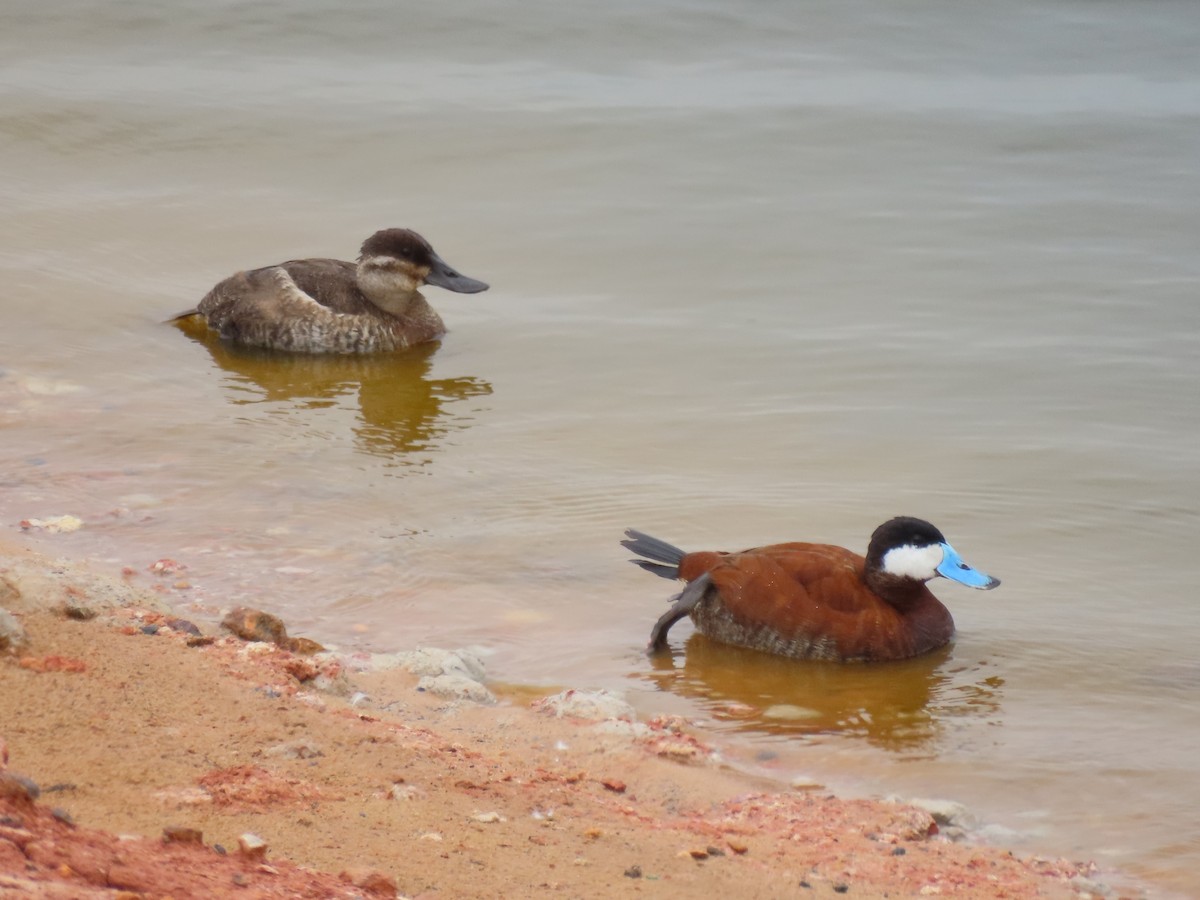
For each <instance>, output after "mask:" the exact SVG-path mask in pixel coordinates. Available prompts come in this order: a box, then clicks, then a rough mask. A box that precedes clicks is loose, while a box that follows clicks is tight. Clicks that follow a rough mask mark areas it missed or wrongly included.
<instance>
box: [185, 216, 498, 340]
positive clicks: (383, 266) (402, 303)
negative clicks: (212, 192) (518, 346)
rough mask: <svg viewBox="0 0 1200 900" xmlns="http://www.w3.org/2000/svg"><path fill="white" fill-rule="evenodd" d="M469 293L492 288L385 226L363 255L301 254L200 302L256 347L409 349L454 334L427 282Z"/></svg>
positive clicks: (193, 312)
mask: <svg viewBox="0 0 1200 900" xmlns="http://www.w3.org/2000/svg"><path fill="white" fill-rule="evenodd" d="M424 284H433V285H437V286H438V287H443V288H446V289H447V290H450V291H455V292H457V293H461V294H474V293H478V292H479V291H485V290H487V287H488V286H487V285H486V284H484V283H483V282H482V281H476V280H475V279H473V278H468V277H466V276H465V275H462V274H460V273H458V272H457V271H455V270H454V269H453V268H451V267H450V266H449V265H448V264H447V263H446V262H445V261H444V260H443V259H442V258H441V257H440V256H438V255H437V253H435V252H434V250H433V247H431V246H430V244H429V242H428V241H427V240H425V239H424V238H423V237H421V236H420V235H419V234H417V233H416V232H415V231H410V230H408V229H406V228H387V229H384V230H382V231H377V232H376V233H375V234H373V235H371V237H369V238H367V240H366V241H364V242H363V245H362V251H361V253H360V254H359V257H358V261H357V262H345V261H343V260H338V259H295V260H290V261H288V262H284V263H280V264H278V265H274V266H266V267H264V268H261V269H251V270H249V271H245V272H238V273H237V274H236V275H231V276H230V277H229V278H226V279H225V280H224V281H222V282H220V283H219V284H218V285H217V286H216V287H214V288H213V289H212V290H211V291H209V292H208V293H207V294H206V295H205V296H204V299H202V300H201V301H200V303H199V304H198V305H197V306H196V307H195V308H194V309H189V310H187V311H186V312H182V313H180V314H179V315H177V316H175V317H174V318H175V319H176V320H179V319H184V318H187V317H189V316H199V317H201V318H202V319H203V320H204V321H205V323H206V324H207V325H208V327H209V328H211V329H213V330H214V331H216V332H218V333H219V334H220V335H221V337H223V338H226V339H228V340H230V341H233V342H235V343H238V344H243V345H246V346H250V347H267V348H271V349H275V350H291V351H295V352H300V353H374V352H380V351H390V350H402V349H404V348H405V347H410V346H412V345H414V344H421V343H424V342H426V341H434V340H437V339H438V338H440V337H441V336H442V335H444V334H445V333H446V326H445V324H444V323H443V322H442V319H441V316H439V315H438V314H437V312H435V311H434V309H433V307H431V306H430V305H429V303H428V302H427V301H426V300H425V298H424V297H423V296H422V295H421V292H420V290H419V288H420V287H421V286H422V285H424Z"/></svg>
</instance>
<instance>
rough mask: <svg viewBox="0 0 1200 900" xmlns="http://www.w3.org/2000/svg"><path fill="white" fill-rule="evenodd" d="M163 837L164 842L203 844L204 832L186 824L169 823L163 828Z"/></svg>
mask: <svg viewBox="0 0 1200 900" xmlns="http://www.w3.org/2000/svg"><path fill="white" fill-rule="evenodd" d="M162 839H163V843H164V844H203V843H204V833H203V832H202V831H201V830H200V829H199V828H188V827H187V826H186V825H168V826H167V827H166V828H164V829H163V835H162Z"/></svg>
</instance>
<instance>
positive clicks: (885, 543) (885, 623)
mask: <svg viewBox="0 0 1200 900" xmlns="http://www.w3.org/2000/svg"><path fill="white" fill-rule="evenodd" d="M625 534H626V536H627V537H628V538H629V539H628V540H625V541H621V545H622V546H623V547H626V548H628V549H629V550H632V551H633V552H634V553H636V554H638V555H639V556H640V557H642V558H641V559H632V560H630V562H632V563H635V564H637V565H639V566H641V567H642V568H643V569H645V570H646V571H648V572H653V573H654V574H655V575H660V576H662V577H663V578H681V579H683V580H684V581H686V582H687V586H686V587H685V588H684V589H683V592H682V593H681V594H679V595H678V596H677V597H674V598H672V606H671V608H670V609H669V610H668V611H667V612H666V613H665V614H664V615H663V616H662V617H661V618H660V619H659V620H658V621H657V622H655V623H654V628H653V629H652V630H651V632H650V646H649V648H648V649H649V650H651V651H659V650H663V649H665V648H666V646H667V632H668V631H669V630H670V628H671V626H672V625H674V624H675V623H676V622H677V621H679V620H680V619H682V618H683V617H684V616H691V617H692V621H694V622H695V623H696V627H697V629H699V631H700V632H701V633H702V634H705V635H707V636H708V637H710V638H712V639H713V640H717V641H722V642H724V643H727V644H736V645H738V646H740V647H749V648H751V649H753V650H764V651H766V652H767V653H774V654H776V655H778V656H791V657H795V658H798V659H826V660H835V661H838V662H865V661H872V660H888V659H906V658H908V657H910V656H917V655H919V654H921V653H925V652H927V651H929V650H933V649H935V648H936V647H941V646H942V645H943V644H946V643H947V642H949V640H950V638H951V636H952V635H953V634H954V620H953V619H952V618H951V617H950V611H949V610H948V609H946V607H944V606H943V605H942V604H941V602H939V601H938V599H937V598H936V597H935V596H933V594H931V593H930V592H929V589H928V588H927V587H926V586H925V582H927V581H929V580H930V579H932V578H934V577H936V576H938V575H941V576H944V577H946V578H949V579H951V580H952V581H957V582H959V583H961V584H965V585H967V586H968V587H973V588H980V589H982V590H991V589H992V588H994V587H995V586H996V585H998V584H999V583H1000V582H999V581H998V580H996V579H995V578H992V577H991V576H990V575H985V574H984V573H983V572H980V571H977V570H976V569H973V568H971V567H970V566H968V565H967V564H966V563H965V562H963V561H962V558H961V557H960V556H959V555H958V553H957V552H956V551H955V550H954V548H953V547H951V546H950V545H949V544H948V543H947V542H946V539H945V538H944V537H943V536H942V533H941V532H940V531H938V530H937V529H936V528H934V527H933V526H932V525H930V524H929V523H928V522H926V521H924V520H922V519H914V518H912V517H910V516H900V517H898V518H895V519H891V520H889V521H887V522H884V523H883V524H882V525H880V526H879V527H878V528H876V529H875V533H874V534H872V535H871V543H870V545H869V546H868V548H867V556H866V558H865V559H864V558H863V557H861V556H859V555H858V554H857V553H853V552H851V551H849V550H844V549H843V548H841V547H834V546H831V545H829V544H773V545H771V546H769V547H758V548H757V549H753V550H743V551H741V552H740V553H724V552H714V551H705V552H699V553H686V552H684V551H683V550H680V549H679V548H678V547H673V546H671V545H670V544H668V543H666V542H665V541H660V540H658V539H657V538H653V537H650V536H649V535H647V534H643V533H641V532H640V531H634V530H633V529H629V530H628V531H626V532H625Z"/></svg>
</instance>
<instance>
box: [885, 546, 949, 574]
mask: <svg viewBox="0 0 1200 900" xmlns="http://www.w3.org/2000/svg"><path fill="white" fill-rule="evenodd" d="M944 555H945V554H944V553H943V551H942V545H941V544H929V545H928V546H925V547H914V546H913V545H912V544H905V545H904V546H903V547H893V548H892V549H891V550H889V551H888V552H887V553H885V554H884V555H883V571H885V572H887V573H888V574H889V575H896V576H898V577H900V578H914V579H916V580H917V581H929V579H931V578H933V577H934V576H935V575H937V567H938V566H940V565H941V564H942V557H943V556H944Z"/></svg>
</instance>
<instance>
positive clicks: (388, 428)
mask: <svg viewBox="0 0 1200 900" xmlns="http://www.w3.org/2000/svg"><path fill="white" fill-rule="evenodd" d="M178 327H179V328H180V330H182V331H183V332H184V333H185V334H187V335H188V337H190V338H192V340H194V341H196V343H198V344H202V345H203V346H204V347H206V348H207V349H208V352H209V353H210V354H211V355H212V358H213V362H215V363H216V364H217V365H218V366H220V367H221V368H222V369H224V370H225V371H226V372H227V373H228V376H229V377H228V378H227V379H226V381H225V384H224V386H225V387H226V389H227V392H228V399H229V402H230V403H233V404H236V405H243V404H253V403H287V402H290V403H293V404H294V405H296V406H297V407H300V408H305V409H320V408H322V407H332V406H343V405H344V403H343V402H342V401H341V398H343V397H347V396H353V395H355V394H357V400H358V404H357V414H358V424H357V425H356V426H355V428H354V433H355V437H356V445H357V447H358V448H359V449H360V450H361V451H362V452H364V453H369V454H371V455H373V456H381V457H385V458H387V459H391V460H394V461H398V462H403V463H404V464H406V465H413V464H417V465H420V464H424V463H426V462H428V461H429V458H430V457H429V456H428V455H427V454H428V452H429V451H431V450H433V449H435V448H436V447H437V444H438V439H439V438H440V437H442V436H443V435H444V434H445V433H446V432H448V431H450V430H452V429H455V428H463V427H465V426H466V425H467V424H468V422H469V416H468V415H466V414H465V413H463V414H454V413H452V412H451V411H450V410H449V409H448V408H447V407H448V405H449V404H451V403H453V402H455V401H459V400H466V399H468V398H471V397H481V396H487V395H489V394H491V393H492V385H491V383H490V382H488V381H485V380H484V379H482V378H476V377H473V376H464V377H460V378H430V377H428V376H429V371H430V369H431V368H432V366H433V361H432V360H433V354H434V353H435V352H436V351H437V348H438V344H437V343H436V342H435V343H427V344H421V345H420V346H417V347H413V348H410V349H408V350H404V351H401V352H397V353H386V354H372V355H367V356H334V355H307V354H296V353H281V352H278V351H273V350H258V349H247V348H243V347H234V346H232V345H230V344H229V343H227V342H225V341H222V340H221V339H220V338H218V337H217V336H215V335H214V334H213V333H212V332H211V331H209V330H208V329H207V328H205V327H203V326H197V325H194V324H191V323H188V322H187V321H183V322H180V323H178Z"/></svg>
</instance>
